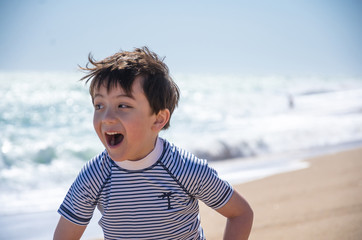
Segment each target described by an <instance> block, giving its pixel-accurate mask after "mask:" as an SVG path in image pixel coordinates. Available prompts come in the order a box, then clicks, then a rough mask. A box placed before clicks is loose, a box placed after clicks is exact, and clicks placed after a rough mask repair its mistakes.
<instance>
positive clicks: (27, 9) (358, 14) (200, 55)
mask: <svg viewBox="0 0 362 240" xmlns="http://www.w3.org/2000/svg"><path fill="white" fill-rule="evenodd" d="M141 46H148V47H149V48H150V49H151V50H153V51H155V52H156V53H158V54H159V55H160V56H163V57H166V58H165V62H166V63H167V64H168V66H169V68H170V71H171V73H183V74H189V73H198V74H246V75H270V74H281V75H283V74H284V75H326V76H336V75H338V76H362V1H359V0H339V1H338V0H295V1H288V0H269V1H268V0H255V1H243V0H240V1H236V0H234V1H231V0H223V1H213V0H208V1H206V0H200V1H190V0H183V1H171V0H167V1H166V0H154V1H152V0H139V1H123V0H103V1H94V0H63V1H59V0H0V71H76V69H77V66H78V64H79V65H81V66H84V65H85V64H86V63H87V56H88V54H89V53H92V54H93V56H94V57H95V59H98V60H100V59H102V58H105V57H107V56H109V55H111V54H114V53H115V52H117V51H119V50H121V49H122V50H132V49H133V48H134V47H141Z"/></svg>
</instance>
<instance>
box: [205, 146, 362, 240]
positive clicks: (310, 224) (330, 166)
mask: <svg viewBox="0 0 362 240" xmlns="http://www.w3.org/2000/svg"><path fill="white" fill-rule="evenodd" d="M308 162H309V163H310V167H309V168H306V169H303V170H298V171H294V172H288V173H282V174H278V175H275V176H271V177H267V178H264V179H261V180H257V181H253V182H249V183H245V184H240V185H236V186H234V187H235V189H237V191H238V192H239V193H241V194H242V195H243V196H244V197H245V198H246V199H247V200H248V202H249V203H250V205H251V206H252V208H253V210H254V225H253V228H252V232H251V235H250V238H249V239H250V240H263V239H268V240H273V239H278V240H282V239H293V240H298V239H303V240H305V239H318V240H320V239H328V240H333V239H336V240H337V239H338V240H340V239H344V240H347V239H353V240H354V239H355V240H361V239H362V148H359V149H354V150H348V151H344V152H339V153H334V154H329V155H325V156H322V157H316V158H312V159H309V160H308ZM201 221H202V222H201V224H202V225H203V228H204V231H205V234H206V237H207V239H208V240H213V239H215V240H216V239H217V240H219V239H222V234H223V228H224V226H225V219H224V218H223V217H222V216H220V215H219V214H218V213H216V212H215V211H213V210H211V209H209V208H207V207H205V205H203V204H202V206H201Z"/></svg>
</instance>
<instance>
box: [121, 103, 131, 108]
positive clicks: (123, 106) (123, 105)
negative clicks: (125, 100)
mask: <svg viewBox="0 0 362 240" xmlns="http://www.w3.org/2000/svg"><path fill="white" fill-rule="evenodd" d="M118 108H129V106H127V105H125V104H119V105H118Z"/></svg>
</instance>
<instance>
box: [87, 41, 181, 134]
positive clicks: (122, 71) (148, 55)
mask: <svg viewBox="0 0 362 240" xmlns="http://www.w3.org/2000/svg"><path fill="white" fill-rule="evenodd" d="M88 60H89V63H90V64H91V65H92V66H91V67H89V66H88V65H89V63H87V65H86V67H80V68H81V69H82V70H85V71H86V72H88V74H87V75H85V76H84V77H82V78H81V81H82V80H86V83H88V82H89V81H90V80H91V84H90V86H89V93H90V95H91V96H92V98H93V97H94V91H95V90H96V89H99V88H100V87H101V86H102V85H103V86H106V87H107V90H108V91H110V90H111V89H112V88H113V87H116V86H117V85H118V84H119V85H120V86H121V87H122V88H123V89H124V90H125V91H126V93H127V94H130V95H132V93H131V91H132V84H133V82H134V79H135V78H136V77H138V76H142V77H143V91H144V93H145V95H146V98H147V100H148V102H149V104H150V106H151V109H152V112H153V113H156V114H157V113H158V112H159V111H160V110H163V109H168V110H169V111H170V115H172V113H173V111H174V109H175V108H176V106H177V104H178V101H179V98H180V90H179V88H178V86H177V85H176V83H175V82H174V81H173V80H172V78H171V77H170V75H169V71H168V67H167V66H166V64H165V63H164V62H163V59H160V58H159V56H158V55H157V54H156V53H154V52H152V51H150V50H149V49H148V48H147V47H143V48H135V50H134V51H133V52H128V51H120V52H118V53H116V54H114V55H112V56H110V57H107V58H105V59H104V60H101V61H96V60H94V58H93V56H92V55H91V54H89V55H88ZM170 118H171V117H170ZM169 126H170V122H168V123H167V124H166V125H165V126H164V127H163V129H167V128H168V127H169Z"/></svg>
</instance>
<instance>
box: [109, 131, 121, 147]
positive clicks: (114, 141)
mask: <svg viewBox="0 0 362 240" xmlns="http://www.w3.org/2000/svg"><path fill="white" fill-rule="evenodd" d="M106 140H107V144H108V146H110V147H114V146H117V145H118V144H120V143H121V142H122V141H123V134H121V133H118V132H107V133H106Z"/></svg>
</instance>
